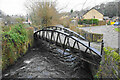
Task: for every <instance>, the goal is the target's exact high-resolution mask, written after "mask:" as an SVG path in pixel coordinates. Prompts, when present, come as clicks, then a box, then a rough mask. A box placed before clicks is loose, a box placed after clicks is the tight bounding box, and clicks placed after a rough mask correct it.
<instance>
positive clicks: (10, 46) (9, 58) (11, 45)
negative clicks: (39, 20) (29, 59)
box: [2, 24, 33, 70]
mask: <svg viewBox="0 0 120 80" xmlns="http://www.w3.org/2000/svg"><path fill="white" fill-rule="evenodd" d="M2 28H3V31H2V69H3V70H4V69H6V68H7V67H8V66H9V65H12V64H14V63H15V61H17V59H18V58H20V57H21V56H22V55H24V54H25V53H26V51H27V50H28V47H29V45H32V42H33V28H30V27H26V25H23V24H16V25H11V26H3V27H2Z"/></svg>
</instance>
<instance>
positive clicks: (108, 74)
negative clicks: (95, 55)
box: [95, 48, 120, 79]
mask: <svg viewBox="0 0 120 80" xmlns="http://www.w3.org/2000/svg"><path fill="white" fill-rule="evenodd" d="M119 71H120V55H119V54H118V53H117V52H115V51H114V49H112V48H104V54H103V56H102V61H101V65H100V68H99V70H98V72H97V74H96V75H95V77H96V78H116V79H119V77H120V76H119V74H120V72H119Z"/></svg>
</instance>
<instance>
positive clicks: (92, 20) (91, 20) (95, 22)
mask: <svg viewBox="0 0 120 80" xmlns="http://www.w3.org/2000/svg"><path fill="white" fill-rule="evenodd" d="M98 23H99V20H98V19H80V20H79V21H78V24H80V25H82V24H96V25H98Z"/></svg>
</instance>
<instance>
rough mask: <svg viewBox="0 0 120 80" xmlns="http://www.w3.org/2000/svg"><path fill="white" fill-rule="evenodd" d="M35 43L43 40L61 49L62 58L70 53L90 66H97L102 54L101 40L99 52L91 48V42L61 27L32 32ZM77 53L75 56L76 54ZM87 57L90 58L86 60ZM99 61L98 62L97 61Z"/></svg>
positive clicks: (49, 27)
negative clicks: (66, 53)
mask: <svg viewBox="0 0 120 80" xmlns="http://www.w3.org/2000/svg"><path fill="white" fill-rule="evenodd" d="M34 39H35V41H38V40H44V41H46V42H48V43H50V44H54V45H56V46H58V47H60V48H62V49H63V51H62V52H61V53H62V56H63V57H64V56H65V52H70V53H71V54H75V55H76V56H79V57H80V59H81V60H82V61H85V62H88V63H90V64H92V65H96V64H99V62H100V59H101V57H102V52H103V46H104V43H103V40H102V42H101V43H100V46H101V48H100V49H99V50H97V49H95V48H94V47H91V42H90V41H89V40H87V39H85V38H84V37H83V36H81V35H80V34H78V33H76V32H74V31H72V30H70V29H68V28H65V27H63V26H62V25H56V26H48V27H44V28H43V29H41V30H38V31H35V32H34ZM76 53H77V54H76ZM88 57H90V58H89V59H88ZM98 59H99V60H98Z"/></svg>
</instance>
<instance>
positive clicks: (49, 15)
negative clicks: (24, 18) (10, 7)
mask: <svg viewBox="0 0 120 80" xmlns="http://www.w3.org/2000/svg"><path fill="white" fill-rule="evenodd" d="M27 3H29V5H28V6H26V7H27V9H28V10H29V17H30V19H31V21H32V23H33V24H34V25H41V26H44V27H45V26H49V25H55V24H59V22H60V15H59V12H58V11H57V10H56V2H52V1H46V0H38V1H34V0H28V1H27Z"/></svg>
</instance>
